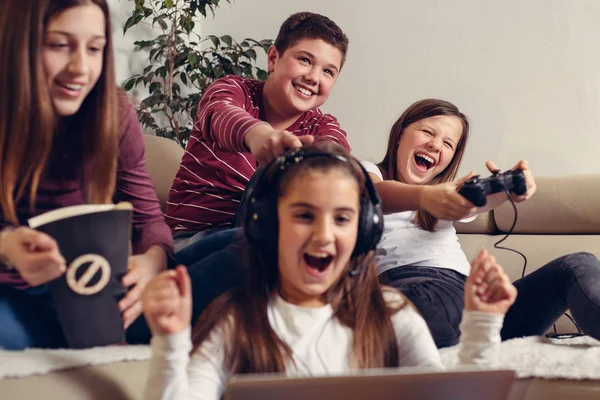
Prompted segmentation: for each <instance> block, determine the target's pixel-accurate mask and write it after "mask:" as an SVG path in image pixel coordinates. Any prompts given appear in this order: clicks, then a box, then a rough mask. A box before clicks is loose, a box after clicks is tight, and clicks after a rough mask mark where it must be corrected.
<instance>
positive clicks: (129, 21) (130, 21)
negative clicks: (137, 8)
mask: <svg viewBox="0 0 600 400" xmlns="http://www.w3.org/2000/svg"><path fill="white" fill-rule="evenodd" d="M135 24H136V22H135V19H134V18H133V17H129V18H127V21H125V25H124V26H123V35H124V34H125V32H127V30H128V29H129V28H131V27H132V26H134V25H135Z"/></svg>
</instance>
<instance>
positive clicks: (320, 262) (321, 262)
mask: <svg viewBox="0 0 600 400" xmlns="http://www.w3.org/2000/svg"><path fill="white" fill-rule="evenodd" d="M304 261H306V265H308V266H309V267H310V268H313V269H316V270H317V271H319V272H323V271H325V270H326V269H327V267H328V266H329V264H331V261H333V256H315V255H310V254H304Z"/></svg>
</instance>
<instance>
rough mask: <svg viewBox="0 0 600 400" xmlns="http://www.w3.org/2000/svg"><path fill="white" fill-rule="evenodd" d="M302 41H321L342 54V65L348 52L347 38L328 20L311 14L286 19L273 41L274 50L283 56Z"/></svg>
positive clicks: (298, 14) (306, 13)
mask: <svg viewBox="0 0 600 400" xmlns="http://www.w3.org/2000/svg"><path fill="white" fill-rule="evenodd" d="M302 39H321V40H323V41H324V42H326V43H329V44H330V45H332V46H333V47H335V48H337V49H338V50H339V51H340V52H341V53H342V65H341V66H340V68H341V67H342V66H343V65H344V62H345V61H346V53H347V52H348V37H347V36H346V35H345V34H344V32H342V30H341V29H340V27H339V26H337V25H336V23H335V22H333V21H332V20H330V19H329V18H327V17H325V16H323V15H320V14H315V13H311V12H299V13H296V14H293V15H291V16H290V17H288V19H286V20H285V21H284V22H283V24H281V27H280V28H279V33H278V34H277V38H276V39H275V48H276V49H277V51H278V52H279V54H283V53H284V52H285V51H286V50H287V49H288V48H289V47H292V46H293V45H295V44H296V43H298V41H300V40H302Z"/></svg>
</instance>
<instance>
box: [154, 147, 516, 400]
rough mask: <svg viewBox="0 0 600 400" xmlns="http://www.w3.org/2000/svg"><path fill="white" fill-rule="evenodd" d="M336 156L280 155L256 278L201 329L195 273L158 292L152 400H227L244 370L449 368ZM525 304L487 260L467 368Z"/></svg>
mask: <svg viewBox="0 0 600 400" xmlns="http://www.w3.org/2000/svg"><path fill="white" fill-rule="evenodd" d="M325 149H326V151H324V147H315V146H308V147H303V148H301V149H299V150H295V151H292V152H290V153H287V154H285V155H283V156H281V157H279V158H277V159H276V160H274V161H273V162H272V163H271V164H270V165H269V166H267V167H266V168H265V169H264V170H263V171H262V173H261V176H259V177H258V179H256V180H255V185H254V186H253V187H250V188H249V190H250V192H249V193H248V196H249V201H248V202H247V210H246V212H245V221H244V224H243V225H244V234H245V237H246V239H247V240H248V242H249V243H250V246H249V253H248V257H249V258H250V263H249V265H250V270H249V271H248V277H249V279H248V281H247V284H246V286H245V287H244V288H240V289H235V290H232V291H230V292H227V293H225V294H223V295H221V296H220V297H219V298H217V299H216V300H215V301H214V302H212V303H211V305H210V306H209V307H208V308H207V309H206V310H205V311H204V313H203V314H202V315H201V317H200V319H199V320H198V321H197V322H196V324H195V327H194V329H193V331H192V332H190V330H191V328H190V319H191V304H192V300H191V295H190V293H191V287H190V286H191V285H190V281H189V277H188V275H187V272H186V269H185V268H183V267H178V268H177V269H176V270H171V271H166V272H164V273H161V274H160V275H159V276H158V277H156V278H155V279H153V280H152V281H151V282H150V283H149V285H148V286H147V288H146V290H145V291H144V294H143V304H144V313H145V315H146V319H147V321H148V323H149V325H150V328H151V330H152V333H153V339H152V342H151V343H152V352H153V359H152V362H151V367H150V373H149V377H148V383H147V388H146V398H147V399H151V398H152V399H187V398H192V397H193V398H195V399H212V400H217V399H220V398H221V396H222V394H223V392H224V390H225V388H226V385H227V381H228V379H229V378H230V377H231V376H233V375H235V374H244V373H273V372H281V373H285V374H287V375H289V376H317V375H330V374H343V373H347V372H349V371H351V370H353V369H360V368H375V367H398V366H423V367H433V368H442V364H441V361H440V356H439V354H438V352H437V349H436V347H435V344H434V342H433V340H432V338H431V335H430V334H429V331H428V328H427V325H426V323H425V322H424V320H423V319H422V318H421V316H420V315H419V314H418V312H417V311H416V310H415V309H414V308H413V306H412V305H411V304H410V303H409V302H408V301H407V300H406V299H405V298H404V297H403V296H402V295H401V294H400V293H399V292H397V291H395V290H394V289H392V288H391V287H382V286H381V285H380V284H379V283H378V281H377V274H376V272H375V265H374V263H373V262H372V261H373V257H372V253H373V252H372V250H373V249H374V247H375V245H376V244H377V242H378V241H379V238H380V236H381V231H382V215H381V210H380V205H379V199H378V197H377V194H376V192H375V189H374V187H373V185H372V183H371V181H370V179H369V178H368V176H367V173H366V171H364V170H363V169H362V168H361V167H360V165H359V164H358V162H357V161H356V160H354V159H353V158H352V157H351V156H350V155H348V154H347V153H346V152H345V151H344V150H343V149H341V148H340V147H338V146H332V147H327V148H325ZM515 296H516V291H515V289H514V287H513V286H512V285H511V284H510V282H509V280H508V278H507V276H506V275H505V274H504V273H503V271H502V269H501V267H500V266H498V265H497V264H496V263H495V261H494V259H493V258H491V257H490V256H489V255H488V254H487V253H485V252H484V253H482V254H480V255H479V256H478V258H477V259H476V260H475V261H474V263H473V269H472V274H471V276H470V277H469V280H468V283H467V292H466V297H465V314H464V318H463V324H462V329H463V332H464V335H463V338H464V340H463V342H462V347H461V352H460V357H461V361H462V362H463V363H467V364H469V363H486V362H489V361H490V360H489V358H488V357H487V352H488V350H490V349H491V348H494V346H495V345H496V344H497V343H498V342H499V340H500V338H499V333H500V328H501V326H502V320H503V315H504V313H505V311H506V310H507V309H508V307H510V305H511V304H512V302H513V301H514V299H515ZM190 337H191V338H190ZM190 351H191V355H190Z"/></svg>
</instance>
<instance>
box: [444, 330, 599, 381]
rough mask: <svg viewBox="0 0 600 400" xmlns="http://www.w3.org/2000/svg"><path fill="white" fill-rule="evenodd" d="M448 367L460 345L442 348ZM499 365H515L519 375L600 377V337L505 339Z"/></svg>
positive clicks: (528, 376) (578, 378) (576, 377)
mask: <svg viewBox="0 0 600 400" xmlns="http://www.w3.org/2000/svg"><path fill="white" fill-rule="evenodd" d="M440 353H441V355H442V362H443V363H444V365H445V366H446V368H448V369H451V368H453V367H454V366H455V365H456V364H457V361H458V346H454V347H450V348H447V349H442V350H440ZM497 356H498V357H497V363H496V368H499V369H512V370H515V371H516V373H517V378H543V379H575V380H584V379H593V380H600V341H597V340H595V339H593V338H591V337H589V336H579V337H573V338H569V339H547V338H545V337H539V336H529V337H523V338H517V339H511V340H507V341H505V342H502V343H501V344H500V346H499V348H498V354H497Z"/></svg>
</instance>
